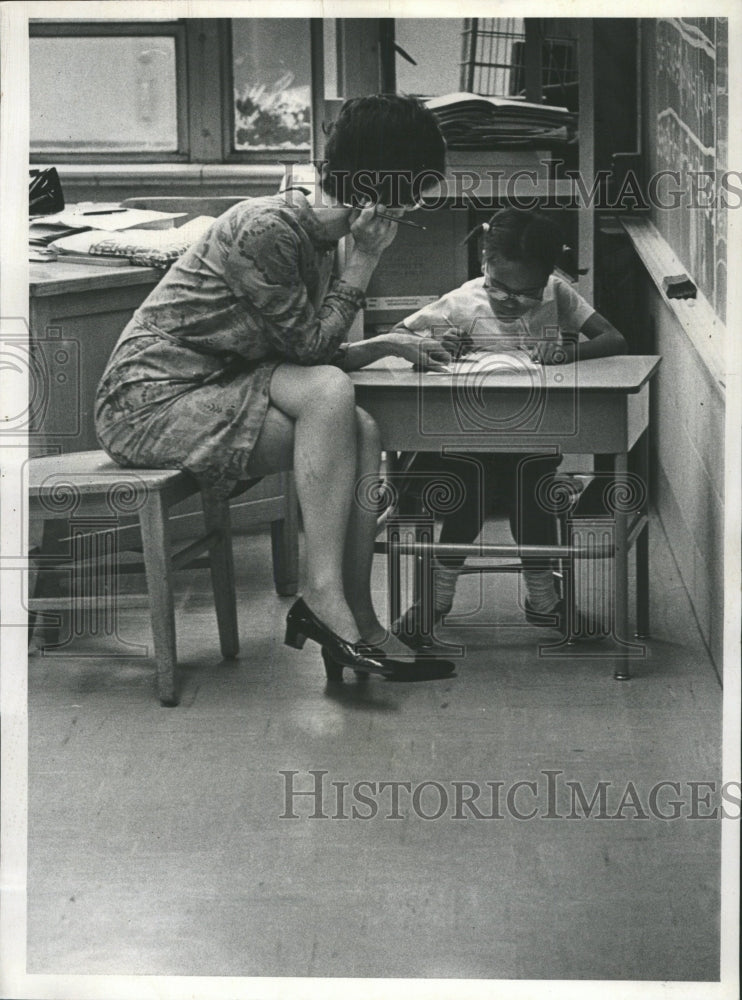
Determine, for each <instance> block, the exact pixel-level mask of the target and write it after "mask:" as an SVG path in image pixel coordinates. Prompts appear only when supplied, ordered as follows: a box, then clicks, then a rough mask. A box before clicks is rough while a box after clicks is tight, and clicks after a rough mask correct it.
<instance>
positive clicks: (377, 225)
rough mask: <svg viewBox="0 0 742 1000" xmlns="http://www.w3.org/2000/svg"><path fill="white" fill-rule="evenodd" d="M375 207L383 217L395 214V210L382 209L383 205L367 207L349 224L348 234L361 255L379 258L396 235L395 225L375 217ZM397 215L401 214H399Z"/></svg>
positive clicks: (387, 220)
mask: <svg viewBox="0 0 742 1000" xmlns="http://www.w3.org/2000/svg"><path fill="white" fill-rule="evenodd" d="M377 207H378V209H379V211H380V212H383V213H384V214H385V215H387V214H388V215H394V214H395V209H392V208H384V206H383V205H378V206H376V205H368V206H367V207H366V208H362V209H361V210H360V213H359V215H358V217H357V218H356V219H355V221H354V222H351V224H350V232H351V236H352V237H353V240H354V242H355V245H356V248H357V249H358V250H360V251H361V253H365V254H369V255H370V256H373V257H379V256H381V254H382V253H383V252H384V251H385V250H386V248H387V247H388V246H389V245H390V243H392V242H393V241H394V237H395V236H396V235H397V223H396V222H391V221H390V220H389V219H381V218H379V216H378V215H376V209H377ZM396 211H399V210H396ZM399 214H400V215H401V214H402V213H401V212H399Z"/></svg>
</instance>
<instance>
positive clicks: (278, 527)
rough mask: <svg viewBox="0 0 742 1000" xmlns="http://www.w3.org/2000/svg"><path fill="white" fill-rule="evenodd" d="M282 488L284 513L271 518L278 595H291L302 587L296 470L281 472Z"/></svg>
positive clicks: (274, 580) (274, 574)
mask: <svg viewBox="0 0 742 1000" xmlns="http://www.w3.org/2000/svg"><path fill="white" fill-rule="evenodd" d="M281 488H282V492H283V496H284V516H283V518H281V519H280V520H279V521H271V546H272V551H273V582H274V584H275V587H276V593H277V594H280V595H281V597H289V596H291V595H293V594H295V593H296V592H297V591H298V589H299V507H298V501H297V499H296V487H295V485H294V475H293V473H291V472H284V473H282V474H281Z"/></svg>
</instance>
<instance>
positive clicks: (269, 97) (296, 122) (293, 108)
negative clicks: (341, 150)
mask: <svg viewBox="0 0 742 1000" xmlns="http://www.w3.org/2000/svg"><path fill="white" fill-rule="evenodd" d="M232 81H233V88H234V104H233V109H234V128H233V132H232V139H233V149H234V150H254V151H258V150H260V151H265V150H272V149H281V150H292V151H297V150H301V151H304V152H306V153H309V146H310V141H311V135H310V113H311V104H312V100H311V93H310V86H311V67H310V54H309V22H308V21H307V20H306V19H304V18H301V19H299V18H255V19H247V18H242V19H240V20H235V21H233V22H232Z"/></svg>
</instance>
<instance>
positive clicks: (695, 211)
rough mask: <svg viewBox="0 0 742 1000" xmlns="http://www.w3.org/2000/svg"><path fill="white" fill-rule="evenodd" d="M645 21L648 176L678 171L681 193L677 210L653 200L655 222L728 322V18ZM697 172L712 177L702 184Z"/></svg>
mask: <svg viewBox="0 0 742 1000" xmlns="http://www.w3.org/2000/svg"><path fill="white" fill-rule="evenodd" d="M640 23H641V25H642V51H643V53H644V60H643V67H644V80H643V87H644V90H645V95H646V103H645V107H646V108H647V110H648V114H647V118H646V120H645V123H644V124H645V132H644V138H645V144H646V145H645V149H646V154H647V156H646V162H647V166H648V169H649V176H650V177H651V176H653V175H654V176H656V175H657V174H658V172H659V171H662V170H673V171H678V172H679V173H680V182H679V184H678V185H677V187H678V188H679V189H680V190H681V191H682V196H681V198H680V199H679V200H680V204H679V205H678V206H677V207H666V208H663V207H660V206H658V205H656V204H655V205H653V206H652V209H651V211H652V221H653V222H654V224H655V226H656V227H657V229H658V230H659V231H660V233H661V234H662V236H663V237H664V238H665V239H666V240H667V242H668V243H669V244H670V246H671V247H672V249H673V250H674V251H675V253H676V254H677V256H678V257H679V258H680V260H682V262H683V264H684V265H685V267H686V268H687V269H688V273H689V274H690V275H691V277H692V278H693V280H694V281H695V283H696V284H697V285H698V287H699V288H700V290H701V291H702V292H703V294H704V295H705V296H706V298H707V299H708V300H709V302H710V303H711V304H712V306H713V307H714V310H715V312H716V313H717V315H718V316H719V317H720V318H721V319H722V320H725V318H726V316H725V312H726V309H725V305H726V285H727V275H726V257H727V253H726V250H727V220H726V207H725V204H724V198H723V197H722V188H721V177H722V174H723V173H724V172H725V171H726V169H727V135H728V121H729V118H728V97H729V84H728V32H727V20H726V18H714V17H696V18H691V17H688V18H661V19H658V20H651V21H649V20H647V21H641V22H640ZM699 172H703V174H705V175H708V174H709V173H710V174H711V177H710V178H709V177H708V176H701V177H700V181H699V180H698V179H697V178H698V175H699ZM648 179H649V178H647V180H648ZM672 187H673V184H672V183H670V184H669V186H668V185H667V184H665V186H664V188H662V190H663V191H664V192H665V193H664V194H663V195H662V200H663V201H664V203H665V204H666V205H667V204H672V202H673V200H674V198H673V197H670V196H669V195H668V193H667V192H669V191H671V189H672ZM730 197H732V198H733V197H734V196H733V195H732V196H730ZM732 204H734V201H732Z"/></svg>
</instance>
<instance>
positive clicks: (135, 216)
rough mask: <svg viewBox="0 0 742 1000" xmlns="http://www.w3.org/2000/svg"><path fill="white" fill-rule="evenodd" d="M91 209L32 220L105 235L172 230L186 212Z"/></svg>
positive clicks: (140, 209)
mask: <svg viewBox="0 0 742 1000" xmlns="http://www.w3.org/2000/svg"><path fill="white" fill-rule="evenodd" d="M91 211H93V210H92V209H84V210H82V211H80V210H74V209H68V210H66V211H64V212H57V213H56V214H54V215H44V216H40V217H38V218H35V219H34V222H40V223H43V224H45V225H46V224H48V225H58V226H68V227H69V228H71V229H72V228H75V227H79V228H82V227H83V226H84V227H85V228H87V229H98V230H102V231H104V232H107V233H111V232H121V231H122V230H126V229H172V226H173V220H174V219H182V218H183V216H184V215H186V214H187V213H186V212H153V211H149V210H145V209H143V208H127V209H125V210H124V211H123V212H106V213H104V214H102V215H100V214H97V213H95V214H92V215H91V214H90V213H91Z"/></svg>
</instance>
